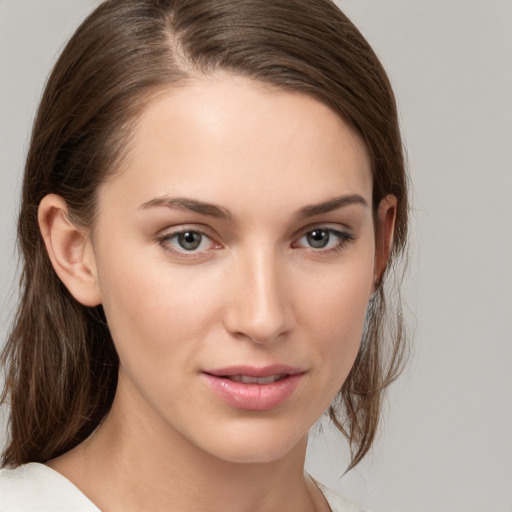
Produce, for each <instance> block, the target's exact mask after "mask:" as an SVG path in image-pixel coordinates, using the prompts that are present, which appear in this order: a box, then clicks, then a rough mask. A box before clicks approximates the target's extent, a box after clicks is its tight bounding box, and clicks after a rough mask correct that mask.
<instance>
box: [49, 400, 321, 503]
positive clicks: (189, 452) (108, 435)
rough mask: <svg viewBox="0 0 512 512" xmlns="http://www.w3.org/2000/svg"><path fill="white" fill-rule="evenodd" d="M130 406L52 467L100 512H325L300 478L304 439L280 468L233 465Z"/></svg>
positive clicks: (117, 405)
mask: <svg viewBox="0 0 512 512" xmlns="http://www.w3.org/2000/svg"><path fill="white" fill-rule="evenodd" d="M127 405H128V404H126V403H124V402H123V400H122V398H120V397H116V400H115V401H114V404H113V407H112V410H111V412H110V413H109V415H108V416H107V417H106V419H105V421H104V422H103V423H102V424H101V426H100V427H99V428H98V429H97V431H96V432H95V433H94V434H93V435H92V436H91V437H90V438H89V439H87V440H86V441H84V442H83V443H82V444H81V445H79V446H78V447H76V448H75V449H74V450H72V451H71V452H68V453H67V454H65V455H63V456H62V457H60V458H58V459H54V460H53V461H51V462H50V463H49V466H50V467H52V468H53V469H55V470H57V471H59V472H61V473H62V474H64V476H66V477H67V478H68V479H69V480H71V482H73V483H74V484H75V485H76V486H77V487H78V488H79V489H80V490H81V491H82V492H83V493H84V494H85V495H86V496H87V497H88V498H89V499H90V500H91V501H92V502H93V503H94V504H95V505H96V506H97V507H98V508H100V509H101V510H108V511H112V512H117V511H118V510H119V511H121V510H122V511H123V512H132V511H134V512H135V511H140V510H153V511H162V512H163V511H166V512H169V511H170V510H171V511H173V510H176V511H178V510H187V511H190V512H195V511H197V512H199V511H204V510H209V511H212V512H217V511H219V512H221V511H222V512H268V511H275V510H282V511H285V510H293V511H294V512H312V511H318V510H329V508H328V506H327V504H326V502H325V499H324V498H323V496H321V493H320V492H319V491H318V489H317V488H316V486H315V485H314V483H312V481H311V480H310V479H309V478H308V477H307V476H305V475H304V470H303V468H304V459H305V453H306V444H307V436H305V437H304V438H303V439H302V440H301V442H300V443H298V444H297V445H296V446H294V448H293V449H292V450H291V451H289V452H288V453H286V454H285V455H284V456H283V457H280V458H278V459H277V460H271V461H269V462H258V463H252V462H247V463H240V462H231V461H226V460H222V459H220V458H218V457H215V456H214V455H212V454H210V453H207V452H205V451H203V450H201V449H200V448H199V447H197V446H195V445H194V444H192V443H191V442H189V441H188V440H187V439H186V438H185V437H183V436H182V435H180V434H179V433H178V432H176V431H174V430H172V429H169V427H168V425H165V424H164V422H159V421H155V417H154V416H149V415H146V414H144V411H141V413H140V414H133V411H137V409H136V408H135V409H134V408H133V407H127ZM132 405H133V404H132ZM128 412H130V413H131V414H128ZM127 418H129V421H127ZM149 418H151V419H149Z"/></svg>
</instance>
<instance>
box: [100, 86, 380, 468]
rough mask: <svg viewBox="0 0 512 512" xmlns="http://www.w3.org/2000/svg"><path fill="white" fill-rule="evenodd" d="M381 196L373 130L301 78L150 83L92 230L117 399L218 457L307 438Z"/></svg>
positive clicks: (362, 302) (369, 266)
mask: <svg viewBox="0 0 512 512" xmlns="http://www.w3.org/2000/svg"><path fill="white" fill-rule="evenodd" d="M371 204H372V178H371V171H370V161H369V157H368V154H367V151H366V149H365V146H364V144H363V143H362V142H361V140H360V139H359V137H358V136H356V135H355V134H354V133H353V131H352V130H351V129H349V128H348V127H347V125H346V124H345V123H344V122H343V121H342V120H341V119H340V118H339V117H338V116H337V115H336V114H335V113H334V112H333V111H331V110H330V109H329V108H327V107H326V106H325V105H323V104H322V103H320V102H318V101H316V100H314V99H312V98H310V97H308V96H305V95H303V94H300V93H294V92H279V91H276V90H275V89H270V88H268V87H265V86H263V85H261V84H257V83H255V82H251V81H249V80H246V79H242V78H237V77H233V76H218V77H213V78H209V79H207V78H205V79H202V80H198V81H196V82H193V83H192V84H189V85H187V86H185V87H183V88H174V89H169V91H167V92H165V93H164V94H162V95H160V96H159V97H158V98H156V99H155V100H153V102H152V103H150V105H149V106H148V107H147V109H146V110H145V112H144V113H143V115H142V117H141V118H140V122H139V123H138V124H137V126H136V128H135V132H134V138H133V146H132V149H131V150H130V153H129V156H128V158H127V160H126V162H125V166H124V167H123V170H122V172H120V173H119V174H117V175H116V176H115V177H114V178H113V179H112V180H111V181H109V182H108V183H105V184H103V185H102V186H101V187H100V190H99V203H98V209H99V210H98V212H99V214H98V221H97V224H96V226H95V229H94V234H93V251H94V258H95V260H94V261H95V266H96V267H95V272H96V274H97V277H98V284H99V289H100V293H101V298H102V303H103V307H104V310H105V313H106V316H107V320H108V323H109V326H110V329H111V332H112V336H113V339H114V342H115V345H116V347H117V351H118V353H119V358H120V380H119V388H118V397H117V398H116V402H115V405H114V408H115V407H118V406H119V404H120V403H122V404H123V405H122V407H124V413H125V414H126V415H127V418H128V419H129V420H128V421H131V422H134V423H136V422H139V423H140V424H144V425H150V428H151V430H152V431H158V432H159V433H160V434H162V435H164V436H167V438H168V439H176V440H179V441H180V442H183V443H185V444H188V445H190V446H193V447H195V448H199V449H200V450H203V451H206V452H208V453H209V454H211V455H214V456H216V457H220V458H221V459H224V460H229V461H237V462H241V461H244V462H265V461H272V460H276V459H278V458H280V457H282V456H283V455H285V454H286V453H288V452H289V451H290V450H291V449H292V448H293V447H294V446H298V445H299V444H300V442H302V441H303V440H304V439H305V436H306V435H307V432H308V429H309V428H310V427H311V426H312V425H313V423H314V422H315V421H316V420H317V419H318V418H319V416H320V415H321V414H322V412H323V411H324V410H325V409H326V408H327V407H328V406H329V404H330V402H331V400H332V399H333V397H334V396H335V395H336V393H337V391H338V390H339V389H340V387H341V385H342V383H343V381H344V380H345V378H346V377H347V375H348V373H349V371H350V368H351V366H352V364H353V362H354V358H355V356H356V353H357V351H358V347H359V343H360V338H361V331H362V326H363V320H364V317H365V311H366V306H367V302H368V300H369V297H370V295H371V293H372V289H373V283H374V280H375V272H376V271H375V268H376V262H375V237H374V224H373V220H372V209H371V207H370V205H371ZM120 397H121V398H120Z"/></svg>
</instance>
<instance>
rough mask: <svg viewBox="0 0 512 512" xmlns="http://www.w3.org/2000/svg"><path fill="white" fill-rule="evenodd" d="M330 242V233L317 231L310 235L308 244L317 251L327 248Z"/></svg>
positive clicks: (321, 230) (323, 230)
mask: <svg viewBox="0 0 512 512" xmlns="http://www.w3.org/2000/svg"><path fill="white" fill-rule="evenodd" d="M328 242H329V232H328V231H326V230H325V229H315V230H314V231H311V233H308V243H309V245H311V247H314V248H315V249H321V248H322V247H325V246H326V245H327V244H328Z"/></svg>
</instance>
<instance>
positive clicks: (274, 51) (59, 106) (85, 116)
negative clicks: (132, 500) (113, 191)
mask: <svg viewBox="0 0 512 512" xmlns="http://www.w3.org/2000/svg"><path fill="white" fill-rule="evenodd" d="M217 70H223V71H227V72H232V73H234V74H238V75H243V76H246V77H250V78H252V79H255V80H258V81H260V82H264V83H267V84H271V85H273V86H276V87H278V88H280V89H285V90H293V91H301V92H303V93H305V94H309V95H312V96H314V97H316V98H317V99H319V100H321V101H322V102H324V103H325V104H327V105H328V106H330V107H331V108H332V109H333V110H334V111H336V112H337V113H338V114H339V115H340V116H341V117H342V118H343V119H344V120H345V121H346V122H347V123H349V125H351V126H352V127H353V128H354V129H355V130H356V131H357V132H358V133H359V134H360V135H361V136H362V137H363V139H364V141H365V142H366V145H367V147H368V150H369V152H370V155H371V160H372V164H373V169H372V172H373V201H374V209H376V208H377V205H378V204H379V202H380V200H381V199H382V198H383V197H385V196H386V195H387V194H394V195H395V196H396V197H397V198H398V211H397V218H396V226H395V234H394V240H393V247H392V251H391V257H390V263H393V262H394V261H396V259H397V257H399V256H400V255H401V254H402V253H403V251H404V248H405V243H406V234H407V211H408V205H407V186H406V176H405V171H404V160H403V152H402V143H401V138H400V132H399V128H398V120H397V112H396V105H395V100H394V96H393V92H392V90H391V86H390V84H389V81H388V78H387V76H386V73H385V72H384V70H383V68H382V66H381V64H380V63H379V61H378V59H377V57H376V56H375V54H374V52H373V50H372V49H371V47H370V46H369V45H368V43H367V42H366V41H365V39H364V38H363V36H362V35H361V34H360V33H359V31H358V30H357V29H356V28H355V27H354V25H353V24H352V23H351V22H350V21H349V20H348V19H347V17H346V16H345V15H344V14H343V13H342V12H341V11H340V10H339V9H338V8H337V7H336V5H335V4H334V3H333V2H332V1H330V0H239V1H236V2H234V1H232V0H109V1H106V2H104V3H103V4H101V5H100V6H99V7H98V8H97V9H96V10H95V11H94V12H93V13H92V14H91V15H90V16H89V17H88V18H87V19H86V20H85V21H84V22H83V23H82V25H81V26H80V27H79V28H78V30H77V31H76V33H75V34H74V36H73V37H72V38H71V40H70V41H69V42H68V44H67V46H66V47H65V49H64V51H63V52H62V55H61V56H60V58H59V60H58V62H57V63H56V65H55V68H54V70H53V72H52V74H51V76H50V78H49V80H48V83H47V85H46V88H45V91H44V94H43V97H42V100H41V104H40V107H39V111H38V113H37V117H36V120H35V124H34V128H33V132H32V140H31V145H30V150H29V153H28V157H27V162H26V168H25V177H24V182H23V192H22V204H21V211H20V216H19V224H18V240H19V245H20V248H21V253H22V257H23V271H22V276H21V297H20V303H19V306H18V310H17V314H16V317H15V320H14V324H13V327H12V330H11V333H10V336H9V339H8V342H7V345H6V348H5V350H4V353H3V356H2V360H3V363H4V365H5V366H6V381H5V389H4V393H3V398H2V399H3V400H4V401H8V402H10V406H11V413H10V422H9V426H10V439H9V444H8V445H7V448H6V449H5V452H4V456H3V464H4V465H5V464H11V465H19V464H22V463H26V462H44V461H46V460H48V459H51V458H54V457H56V456H58V455H60V454H62V453H64V452H66V451H68V450H70V449H71V448H73V447H74V446H76V445H77V444H78V443H80V442H81V441H82V440H84V439H85V438H86V437H87V436H88V435H89V434H90V433H91V432H92V431H93V430H94V429H95V428H96V427H97V426H98V424H99V423H100V422H101V420H102V418H104V416H105V415H106V414H107V412H108V410H109V408H110V406H111V404H112V400H113V397H114V394H115V389H116V384H117V372H118V359H117V355H116V351H115V348H114V345H113V342H112V339H111V336H110V333H109V330H108V327H107V325H106V321H105V317H104V314H103V311H102V308H101V306H98V307H95V308H88V307H85V306H83V305H81V304H80V303H78V302H77V301H76V300H75V299H73V297H72V296H71V295H70V293H69V292H68V291H67V289H66V288H65V287H64V285H63V284H62V283H61V281H60V280H59V279H58V277H57V275H56V274H55V272H54V270H53V268H52V265H51V263H50V260H49V258H48V255H47V253H46V250H45V247H44V243H43V240H42V237H41V234H40V232H39V228H38V222H37V209H38V205H39V203H40V201H41V199H42V198H43V197H44V196H45V195H47V194H49V193H54V194H58V195H60V196H62V197H63V198H64V199H65V201H66V202H67V205H68V207H69V211H70V217H71V218H72V219H73V220H74V221H75V222H77V223H80V224H82V225H84V226H88V227H90V226H92V225H93V224H94V212H95V197H96V191H97V188H98V185H99V184H101V183H102V182H104V181H105V180H106V179H107V177H108V176H109V175H111V173H112V172H114V171H115V169H116V168H119V163H120V161H121V159H122V157H123V155H124V154H125V152H126V148H127V147H128V142H129V135H130V127H133V124H134V122H135V120H136V118H137V116H138V115H139V114H140V113H141V111H142V109H143V107H144V105H145V103H146V102H147V101H148V99H149V98H151V97H152V96H153V94H154V93H156V92H158V91H159V90H162V88H165V87H169V86H170V85H171V84H180V83H183V82H184V81H186V79H187V78H189V77H193V76H201V75H205V74H206V75H207V74H211V73H214V72H215V71H217ZM389 267H390V264H388V268H387V271H386V273H389ZM386 273H385V274H386ZM385 278H386V275H384V276H383V278H382V280H381V281H380V283H379V286H378V289H377V293H376V294H375V296H374V298H373V299H372V300H371V301H370V305H369V308H368V313H367V319H366V325H365V329H364V332H363V340H362V344H361V348H360V351H359V353H358V356H357V359H356V362H355V364H354V367H353V368H352V370H351V372H350V375H349V376H348V378H347V380H346V381H345V383H344V384H343V387H342V389H341V390H340V393H339V395H338V400H337V401H336V402H335V403H334V404H333V406H331V408H330V416H331V419H332V420H333V421H334V423H335V424H336V426H337V427H338V428H339V429H340V430H341V432H342V433H343V434H344V435H345V436H346V437H347V438H348V440H349V443H350V446H351V450H352V462H351V466H350V467H352V466H354V465H355V464H357V462H359V461H360V459H361V458H362V457H363V456H364V454H365V453H366V452H367V451H368V449H369V448H370V445H371V443H372V441H373V439H374V436H375V432H376V428H377V424H378V419H379V413H380V406H381V395H382V391H383V389H384V388H385V387H386V386H387V385H388V384H389V382H391V381H392V380H393V379H394V378H395V377H396V375H397V374H398V373H399V370H400V366H401V364H400V361H401V360H402V355H403V347H404V335H403V330H402V319H401V316H400V309H399V308H398V309H396V311H395V316H394V317H393V316H391V315H390V313H389V311H387V308H386V301H385V293H384V281H385ZM398 306H399V304H398V305H397V307H398ZM386 318H387V319H391V320H393V318H394V321H391V322H386ZM385 325H388V327H389V326H391V329H392V332H389V333H388V334H389V336H384V331H385V330H386V328H385ZM387 330H389V329H387ZM385 338H387V339H388V341H387V342H386V341H385Z"/></svg>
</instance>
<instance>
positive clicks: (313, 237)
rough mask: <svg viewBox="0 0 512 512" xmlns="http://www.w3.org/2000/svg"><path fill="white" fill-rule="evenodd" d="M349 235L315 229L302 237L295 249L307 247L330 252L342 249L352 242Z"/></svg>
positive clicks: (333, 230) (295, 244)
mask: <svg viewBox="0 0 512 512" xmlns="http://www.w3.org/2000/svg"><path fill="white" fill-rule="evenodd" d="M352 240H353V237H352V235H350V234H349V233H346V232H344V231H340V230H337V229H332V228H323V227H322V228H315V229H312V230H311V231H308V232H307V233H305V234H304V235H302V236H301V237H300V238H299V239H298V240H297V242H295V243H294V247H306V248H311V249H316V250H319V251H320V250H323V251H328V250H330V249H333V250H336V249H340V248H341V247H342V246H343V245H344V244H345V242H348V241H352Z"/></svg>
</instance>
